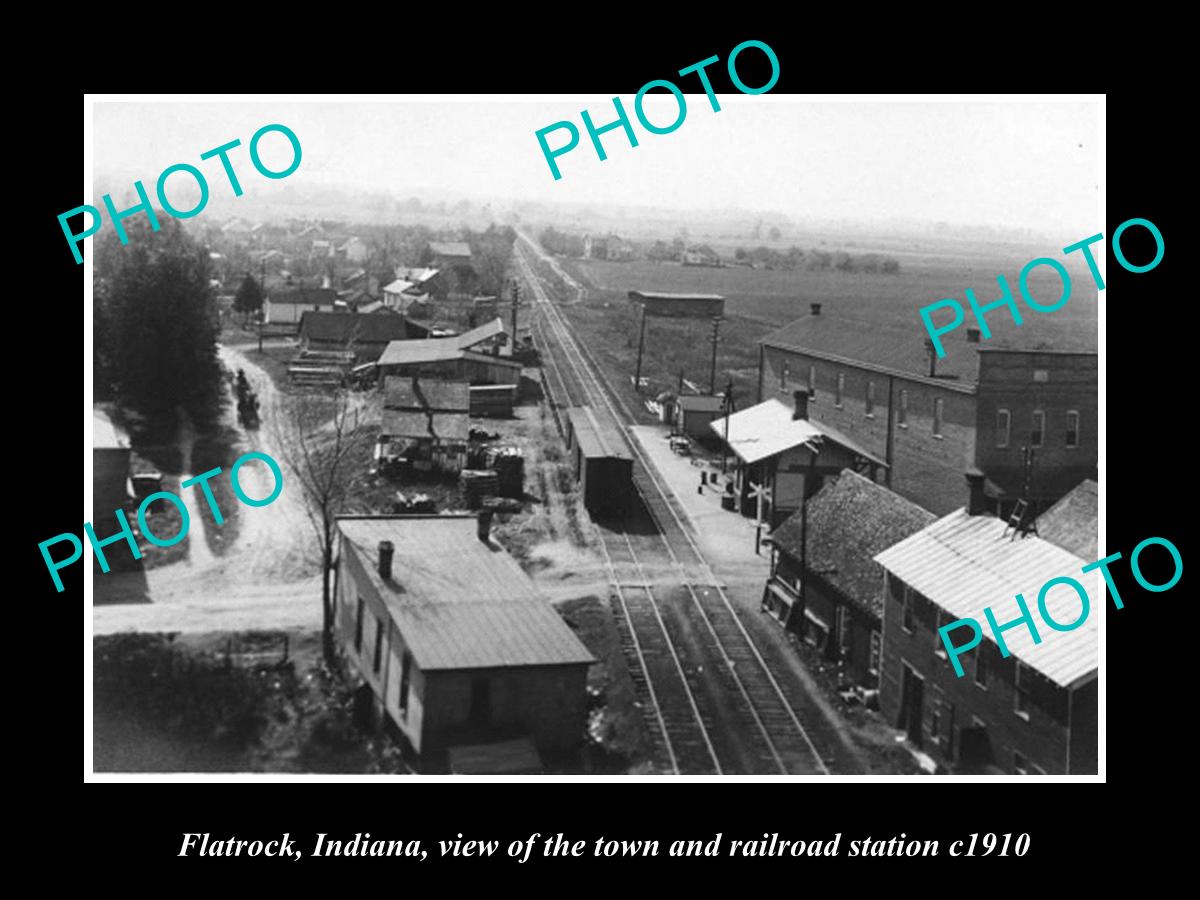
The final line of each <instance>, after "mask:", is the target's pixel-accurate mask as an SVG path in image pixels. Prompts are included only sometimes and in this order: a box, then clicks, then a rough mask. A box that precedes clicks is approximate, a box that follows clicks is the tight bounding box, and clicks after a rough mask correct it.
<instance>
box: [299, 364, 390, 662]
mask: <svg viewBox="0 0 1200 900" xmlns="http://www.w3.org/2000/svg"><path fill="white" fill-rule="evenodd" d="M275 421H276V428H277V432H278V433H277V435H276V437H277V445H278V446H279V447H280V448H282V454H283V457H284V460H285V461H286V462H287V464H288V465H289V466H290V467H291V469H292V471H293V472H294V473H295V474H296V478H297V480H299V482H300V484H301V485H302V486H303V488H304V494H305V497H306V498H307V501H308V502H307V503H305V511H306V512H307V513H308V520H309V523H310V524H311V525H312V528H313V533H314V535H315V536H316V539H317V547H318V551H319V553H320V556H321V612H322V616H321V647H322V651H323V652H324V655H325V659H326V661H327V662H330V663H332V662H334V659H335V648H336V646H337V645H336V642H335V640H334V634H333V632H334V622H335V615H336V612H337V609H336V604H337V598H336V597H335V596H334V595H333V587H332V585H331V583H330V579H331V576H332V574H333V572H334V570H335V569H336V567H337V561H336V560H335V559H334V556H333V551H334V540H335V537H336V533H337V516H338V515H339V514H340V513H345V512H351V511H352V509H351V503H352V498H351V487H352V480H353V477H354V475H355V473H356V469H355V466H356V465H365V462H366V459H367V457H368V454H367V453H366V452H365V451H366V450H367V449H368V446H369V443H370V435H369V433H368V432H367V431H366V429H365V428H364V427H363V426H362V425H361V424H360V421H359V409H358V406H357V405H356V404H355V402H354V395H353V394H351V392H350V390H349V389H348V388H345V387H338V388H335V389H334V390H333V391H331V392H326V393H304V394H298V395H295V396H294V397H292V398H291V401H290V403H289V405H288V408H287V409H286V410H285V411H284V414H283V415H281V416H279V417H277V418H276V420H275Z"/></svg>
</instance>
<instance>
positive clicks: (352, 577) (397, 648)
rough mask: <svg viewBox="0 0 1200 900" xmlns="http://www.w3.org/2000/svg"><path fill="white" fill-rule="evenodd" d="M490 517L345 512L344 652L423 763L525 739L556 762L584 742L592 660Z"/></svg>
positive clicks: (340, 604)
mask: <svg viewBox="0 0 1200 900" xmlns="http://www.w3.org/2000/svg"><path fill="white" fill-rule="evenodd" d="M489 524H490V517H488V516H486V515H481V516H480V517H479V518H478V519H476V518H475V517H473V516H461V515H442V516H341V517H339V518H338V520H337V529H338V537H339V553H338V566H337V569H336V579H337V581H336V583H335V586H334V595H335V597H336V601H337V614H336V615H337V632H338V635H339V636H340V640H341V644H342V648H343V650H344V652H345V654H346V657H347V659H348V661H349V663H350V665H351V666H352V667H353V669H354V670H355V671H356V672H357V673H358V674H359V676H360V677H361V679H362V682H363V687H362V688H361V689H360V690H362V691H364V692H366V691H369V692H370V694H369V696H370V697H373V698H374V705H375V708H376V709H377V710H378V709H382V711H383V713H384V714H386V716H387V718H388V719H389V720H390V721H391V723H392V724H394V725H395V727H396V729H397V730H398V731H399V733H400V734H401V735H402V736H403V738H404V740H405V742H406V743H407V745H408V747H409V748H411V750H412V751H413V754H414V755H415V756H416V757H417V759H418V761H419V765H420V767H421V768H422V769H424V770H430V771H436V770H445V769H446V768H447V767H448V766H449V754H450V751H451V750H452V748H454V747H460V746H465V747H471V748H473V750H472V752H473V753H478V752H479V750H480V748H486V747H488V746H497V747H506V746H507V745H508V744H510V743H511V742H512V741H514V740H523V741H528V742H530V743H531V744H532V745H533V747H535V748H536V750H537V752H538V753H539V754H541V755H542V757H543V758H546V757H548V756H556V755H562V754H567V755H569V754H572V753H574V752H576V751H577V750H578V748H579V746H580V744H581V743H582V741H583V738H584V733H585V728H586V717H587V709H586V707H587V670H588V666H589V665H591V664H592V663H593V662H595V659H594V657H593V656H592V654H591V653H589V652H588V650H587V648H586V647H584V646H583V644H582V643H580V641H579V639H578V638H577V637H576V636H575V634H574V633H573V632H572V631H571V629H570V628H568V627H567V625H566V623H565V622H563V620H562V619H561V618H560V617H559V615H558V613H557V612H555V610H554V608H553V607H552V606H551V605H550V603H549V601H547V600H546V599H545V598H544V597H542V596H541V595H540V594H539V593H538V592H537V589H536V588H535V587H534V584H533V582H532V581H530V580H529V577H528V576H527V575H525V573H524V572H522V571H521V567H520V566H519V565H517V563H516V561H515V560H514V559H513V558H512V557H511V556H509V555H508V553H507V552H506V551H505V550H504V548H503V547H501V546H500V545H499V544H497V543H496V542H495V541H494V540H493V539H492V537H491V535H490V534H489ZM493 765H494V766H497V767H498V766H500V765H501V763H500V762H498V761H497V762H494V763H493ZM475 770H476V771H481V770H482V771H488V770H489V769H488V767H487V766H484V767H482V769H481V768H480V767H479V766H476V767H475ZM490 770H491V771H497V770H498V769H497V768H491V769H490Z"/></svg>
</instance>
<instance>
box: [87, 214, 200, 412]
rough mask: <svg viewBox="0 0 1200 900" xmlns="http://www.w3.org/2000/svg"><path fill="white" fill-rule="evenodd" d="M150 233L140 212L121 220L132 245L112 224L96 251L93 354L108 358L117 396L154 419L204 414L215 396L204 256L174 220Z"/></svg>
mask: <svg viewBox="0 0 1200 900" xmlns="http://www.w3.org/2000/svg"><path fill="white" fill-rule="evenodd" d="M159 221H160V223H161V230H160V231H158V232H154V231H152V230H151V228H150V226H149V223H147V222H146V221H145V220H144V219H143V218H142V217H138V218H137V219H129V220H126V222H125V228H126V231H127V232H128V236H129V243H128V244H127V245H125V246H123V247H122V246H121V245H120V244H119V242H118V241H117V238H116V236H115V234H114V232H113V230H112V229H110V230H108V231H106V232H105V237H106V239H107V243H108V244H111V246H106V247H105V250H104V252H102V253H100V252H98V253H97V255H96V266H97V271H96V279H97V283H100V282H101V281H102V282H103V284H104V290H102V291H97V292H96V303H97V320H98V321H100V322H102V323H103V327H101V328H97V329H96V331H95V348H96V350H95V352H96V356H97V358H98V359H102V360H104V361H105V362H106V365H105V369H106V370H107V373H106V376H107V377H108V378H109V379H110V381H111V383H112V386H113V388H114V389H115V393H116V396H117V398H118V399H119V401H120V402H121V403H122V404H123V405H124V406H126V407H129V408H131V409H134V410H137V411H138V412H141V413H143V414H145V415H148V416H150V417H152V418H157V419H160V420H161V419H163V418H167V417H169V416H170V415H171V414H172V413H173V412H174V410H175V408H176V407H177V406H182V407H183V408H184V409H185V410H187V412H188V413H189V414H191V415H192V416H193V417H197V418H203V417H204V416H205V414H206V413H209V412H211V411H212V409H213V404H214V401H215V400H216V398H217V397H219V392H220V382H221V370H220V364H219V362H218V360H217V351H216V343H217V331H218V322H217V312H216V304H215V301H214V299H213V296H212V292H211V290H210V288H209V280H210V278H211V271H210V266H209V258H208V253H207V251H206V250H204V248H202V247H200V246H198V245H197V244H196V242H195V241H193V240H192V239H191V238H190V237H189V236H188V234H187V233H186V232H185V231H184V229H183V227H182V226H181V225H179V223H178V222H176V221H175V220H174V219H171V218H168V217H166V216H161V217H160V219H159Z"/></svg>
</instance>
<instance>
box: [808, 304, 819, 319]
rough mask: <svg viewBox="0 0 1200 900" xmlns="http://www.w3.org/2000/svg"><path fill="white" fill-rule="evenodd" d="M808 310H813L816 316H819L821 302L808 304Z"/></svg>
mask: <svg viewBox="0 0 1200 900" xmlns="http://www.w3.org/2000/svg"><path fill="white" fill-rule="evenodd" d="M808 311H809V312H811V313H812V314H813V315H814V316H819V315H820V314H821V304H820V303H810V304H808Z"/></svg>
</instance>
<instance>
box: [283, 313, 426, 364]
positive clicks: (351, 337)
mask: <svg viewBox="0 0 1200 900" xmlns="http://www.w3.org/2000/svg"><path fill="white" fill-rule="evenodd" d="M421 331H424V332H425V333H426V334H428V330H427V329H424V328H420V327H418V328H417V329H414V328H412V327H411V324H410V323H409V321H408V320H407V319H405V318H404V317H403V316H398V315H370V314H362V313H348V312H313V311H312V310H308V311H306V312H305V313H304V314H303V315H301V317H300V348H301V349H302V350H346V351H352V352H353V353H354V360H355V362H357V363H364V362H375V360H377V359H379V357H380V356H381V355H382V354H383V351H384V350H385V349H386V348H387V345H388V344H390V343H391V342H392V341H402V340H406V339H408V338H413V337H416V336H417V334H418V333H420V332H421Z"/></svg>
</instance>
